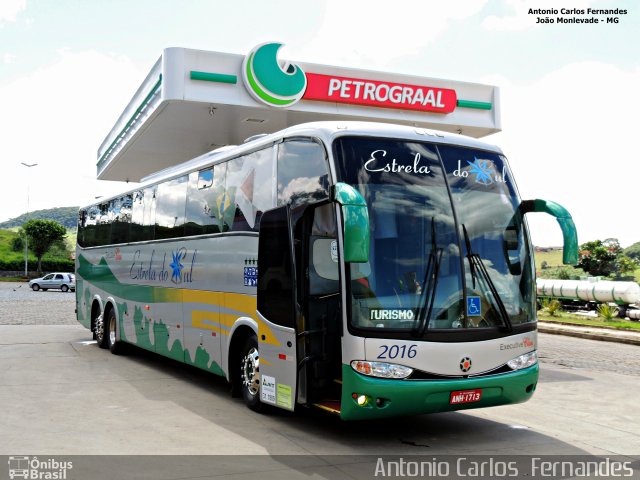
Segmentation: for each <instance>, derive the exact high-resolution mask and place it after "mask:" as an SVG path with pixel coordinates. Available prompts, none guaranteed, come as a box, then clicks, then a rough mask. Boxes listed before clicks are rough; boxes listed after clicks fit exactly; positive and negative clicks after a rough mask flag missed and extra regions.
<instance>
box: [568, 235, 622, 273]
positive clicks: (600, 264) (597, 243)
mask: <svg viewBox="0 0 640 480" xmlns="http://www.w3.org/2000/svg"><path fill="white" fill-rule="evenodd" d="M621 253H622V249H621V248H620V244H619V243H618V240H616V239H611V238H610V239H607V240H604V241H603V240H594V241H592V242H586V243H583V244H582V245H580V253H579V255H578V265H576V266H577V267H579V268H582V269H583V270H584V271H585V272H587V273H588V274H589V275H593V276H602V277H606V276H608V275H611V274H612V273H613V272H614V271H615V267H616V265H615V262H616V259H617V258H618V256H619V255H620V254H621Z"/></svg>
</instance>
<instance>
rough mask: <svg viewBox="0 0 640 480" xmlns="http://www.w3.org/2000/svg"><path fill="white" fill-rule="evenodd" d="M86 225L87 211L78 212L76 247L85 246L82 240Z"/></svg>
mask: <svg viewBox="0 0 640 480" xmlns="http://www.w3.org/2000/svg"><path fill="white" fill-rule="evenodd" d="M86 224H87V211H86V210H80V211H79V212H78V245H80V246H81V247H86V246H87V244H86V243H85V240H84V232H85V226H86Z"/></svg>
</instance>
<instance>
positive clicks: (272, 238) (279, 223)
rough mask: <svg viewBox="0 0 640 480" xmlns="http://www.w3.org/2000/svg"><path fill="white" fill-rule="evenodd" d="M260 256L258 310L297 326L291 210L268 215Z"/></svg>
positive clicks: (274, 210) (264, 226) (270, 318)
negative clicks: (290, 231) (290, 236)
mask: <svg viewBox="0 0 640 480" xmlns="http://www.w3.org/2000/svg"><path fill="white" fill-rule="evenodd" d="M260 236H261V239H260V246H259V251H258V256H259V257H260V258H261V259H263V260H262V264H261V265H262V266H261V267H260V270H258V311H259V312H260V313H261V314H262V315H264V317H265V318H267V319H269V321H271V322H273V323H275V324H277V325H282V326H284V327H293V325H294V305H293V298H294V297H293V288H292V287H293V272H292V269H291V267H292V262H291V244H290V242H289V225H288V222H287V207H281V208H275V209H273V210H270V211H269V212H267V215H265V219H264V222H263V225H262V232H261V235H260Z"/></svg>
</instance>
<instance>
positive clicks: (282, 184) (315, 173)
mask: <svg viewBox="0 0 640 480" xmlns="http://www.w3.org/2000/svg"><path fill="white" fill-rule="evenodd" d="M328 190H329V164H328V162H327V159H326V155H325V151H324V148H323V147H322V145H320V144H319V143H316V142H313V141H311V140H300V139H296V140H288V141H285V142H283V143H282V144H280V146H279V148H278V205H285V204H286V203H289V202H290V203H291V205H292V206H295V205H300V204H303V203H310V202H314V201H318V200H322V199H324V198H326V197H327V195H328V194H329V193H328Z"/></svg>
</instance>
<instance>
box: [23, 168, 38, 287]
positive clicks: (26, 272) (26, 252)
mask: <svg viewBox="0 0 640 480" xmlns="http://www.w3.org/2000/svg"><path fill="white" fill-rule="evenodd" d="M20 163H21V164H22V165H24V166H25V167H27V168H31V167H35V166H36V165H38V164H37V163H24V162H20ZM27 221H29V179H28V177H27ZM28 238H29V237H28V236H27V232H24V276H25V277H26V278H27V279H29V240H28Z"/></svg>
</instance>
